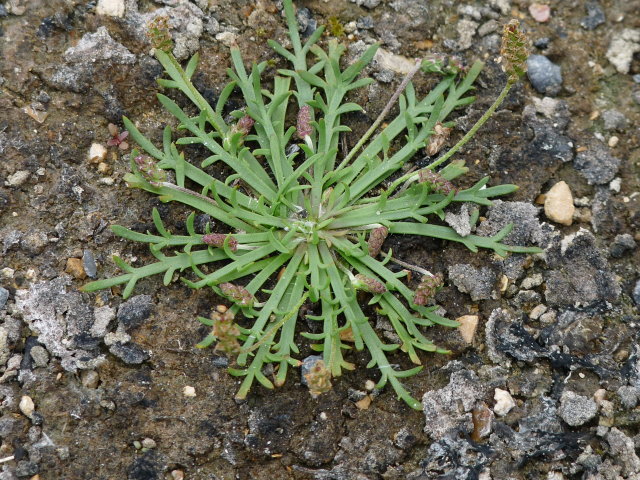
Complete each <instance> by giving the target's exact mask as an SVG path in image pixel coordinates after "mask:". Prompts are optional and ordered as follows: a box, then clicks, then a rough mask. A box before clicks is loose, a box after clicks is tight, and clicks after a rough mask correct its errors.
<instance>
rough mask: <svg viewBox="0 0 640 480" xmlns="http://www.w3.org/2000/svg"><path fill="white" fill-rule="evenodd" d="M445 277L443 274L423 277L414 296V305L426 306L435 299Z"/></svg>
mask: <svg viewBox="0 0 640 480" xmlns="http://www.w3.org/2000/svg"><path fill="white" fill-rule="evenodd" d="M442 284H443V277H442V274H441V273H437V274H435V275H425V276H424V277H422V280H421V281H420V284H419V285H418V288H416V291H415V293H414V296H413V303H415V304H416V305H426V304H427V303H428V302H429V299H431V298H433V296H434V295H435V294H436V292H437V291H438V289H439V288H440V287H442Z"/></svg>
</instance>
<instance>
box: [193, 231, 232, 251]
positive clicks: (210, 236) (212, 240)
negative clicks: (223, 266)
mask: <svg viewBox="0 0 640 480" xmlns="http://www.w3.org/2000/svg"><path fill="white" fill-rule="evenodd" d="M227 238H229V240H228V242H227V245H228V246H229V250H231V251H232V252H235V251H236V250H238V241H237V240H236V239H235V238H234V237H232V236H231V235H227V234H226V233H207V234H206V235H203V236H202V241H203V242H204V243H206V244H207V245H211V246H212V247H218V248H223V247H224V241H225V240H226V239H227Z"/></svg>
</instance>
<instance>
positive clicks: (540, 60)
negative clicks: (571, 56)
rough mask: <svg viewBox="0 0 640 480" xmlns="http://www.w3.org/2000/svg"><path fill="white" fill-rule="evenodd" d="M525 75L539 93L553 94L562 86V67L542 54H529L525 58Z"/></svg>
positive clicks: (558, 91)
mask: <svg viewBox="0 0 640 480" xmlns="http://www.w3.org/2000/svg"><path fill="white" fill-rule="evenodd" d="M527 76H528V77H529V81H530V82H531V85H533V88H535V89H536V90H537V91H538V92H539V93H544V94H545V95H550V96H555V95H557V94H558V93H560V89H561V87H562V69H561V68H560V66H559V65H556V64H555V63H553V62H552V61H551V60H549V59H548V58H547V57H545V56H544V55H530V56H529V58H528V59H527Z"/></svg>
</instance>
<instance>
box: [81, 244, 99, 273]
mask: <svg viewBox="0 0 640 480" xmlns="http://www.w3.org/2000/svg"><path fill="white" fill-rule="evenodd" d="M82 266H83V268H84V273H86V274H87V277H89V278H96V275H97V274H98V267H97V266H96V259H95V258H94V256H93V253H92V252H91V250H85V251H84V252H83V253H82Z"/></svg>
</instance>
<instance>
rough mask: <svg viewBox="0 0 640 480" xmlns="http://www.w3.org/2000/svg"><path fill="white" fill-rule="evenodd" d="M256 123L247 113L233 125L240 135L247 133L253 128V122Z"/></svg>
mask: <svg viewBox="0 0 640 480" xmlns="http://www.w3.org/2000/svg"><path fill="white" fill-rule="evenodd" d="M254 123H256V122H255V120H254V119H253V118H251V117H250V116H249V115H245V116H244V117H242V118H241V119H240V120H238V123H236V125H235V130H236V132H240V133H241V134H242V135H248V134H249V132H250V131H251V129H252V128H253V124H254Z"/></svg>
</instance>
